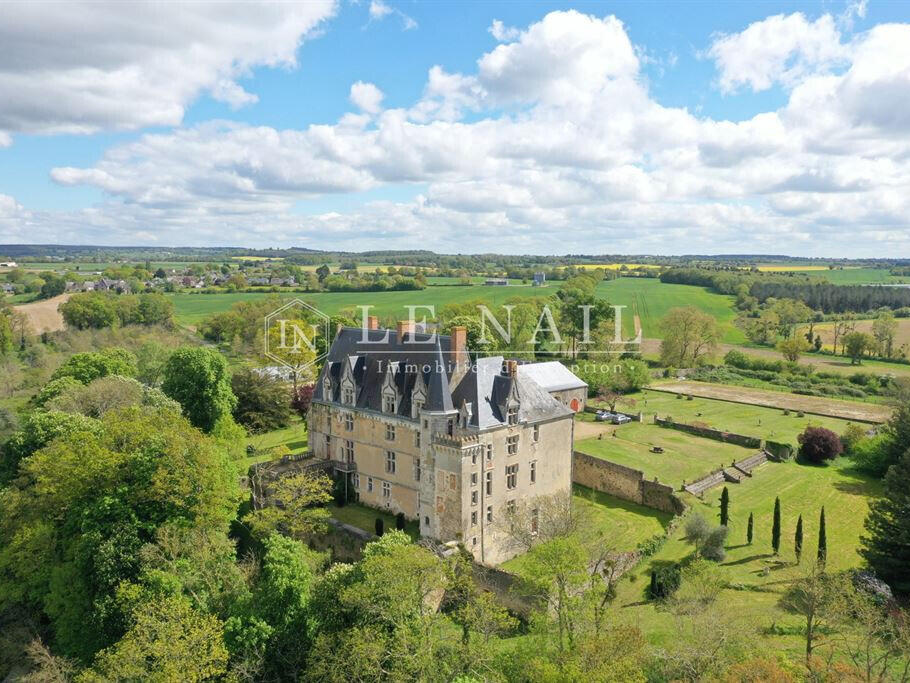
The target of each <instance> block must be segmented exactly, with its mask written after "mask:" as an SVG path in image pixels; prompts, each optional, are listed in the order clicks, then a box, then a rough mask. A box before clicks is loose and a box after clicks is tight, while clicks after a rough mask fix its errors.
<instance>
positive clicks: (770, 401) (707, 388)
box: [653, 381, 891, 422]
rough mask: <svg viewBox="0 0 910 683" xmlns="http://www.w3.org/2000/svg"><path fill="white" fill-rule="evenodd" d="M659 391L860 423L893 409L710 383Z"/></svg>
mask: <svg viewBox="0 0 910 683" xmlns="http://www.w3.org/2000/svg"><path fill="white" fill-rule="evenodd" d="M653 388H654V389H656V390H658V391H667V392H670V393H673V394H690V395H692V396H701V397H703V398H717V399H721V400H724V401H731V402H733V403H745V404H749V405H756V406H767V407H771V408H780V409H782V410H783V409H787V410H802V411H803V412H806V413H812V414H814V415H827V416H829V417H839V418H841V419H844V420H858V421H861V422H886V421H887V420H888V418H889V417H890V416H891V409H890V408H889V407H887V406H883V405H876V404H874V403H858V402H855V401H841V400H839V399H833V398H821V397H818V396H801V395H799V394H789V393H786V392H783V391H766V390H764V389H753V388H751V387H739V386H732V385H726V384H711V383H709V382H686V381H676V382H662V383H660V384H657V385H655V386H654V387H653Z"/></svg>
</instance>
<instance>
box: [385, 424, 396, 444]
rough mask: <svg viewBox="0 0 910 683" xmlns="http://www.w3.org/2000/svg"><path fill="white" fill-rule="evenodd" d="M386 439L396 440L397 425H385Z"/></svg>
mask: <svg viewBox="0 0 910 683" xmlns="http://www.w3.org/2000/svg"><path fill="white" fill-rule="evenodd" d="M385 440H386V441H394V440H395V425H386V426H385Z"/></svg>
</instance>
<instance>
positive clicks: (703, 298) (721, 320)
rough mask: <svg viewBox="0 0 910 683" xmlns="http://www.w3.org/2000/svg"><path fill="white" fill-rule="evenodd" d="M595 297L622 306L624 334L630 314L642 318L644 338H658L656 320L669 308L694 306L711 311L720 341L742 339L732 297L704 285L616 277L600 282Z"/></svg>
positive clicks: (629, 327) (630, 325) (630, 327)
mask: <svg viewBox="0 0 910 683" xmlns="http://www.w3.org/2000/svg"><path fill="white" fill-rule="evenodd" d="M597 294H598V296H600V297H602V298H604V299H606V300H607V301H609V302H610V303H611V304H616V305H625V306H627V307H628V308H626V309H625V310H624V311H623V330H624V333H625V335H626V336H628V337H631V336H632V334H633V320H632V315H633V314H638V316H639V317H640V318H641V326H642V333H643V335H644V336H645V337H649V338H659V337H660V330H659V328H658V323H659V321H660V319H661V318H662V317H663V316H665V315H666V314H667V311H669V310H670V309H671V308H676V307H679V306H695V307H696V308H698V309H700V310H702V311H704V312H705V313H710V314H711V315H712V316H714V319H715V320H717V322H718V324H719V325H720V327H721V330H722V332H723V341H725V342H728V343H731V344H736V343H740V342H742V341H745V337H744V336H743V334H742V332H741V331H740V330H738V329H737V328H736V327H734V325H733V321H734V319H735V318H736V313H735V312H734V310H733V297H729V296H724V295H721V294H715V293H713V292H710V291H708V290H707V289H705V288H704V287H693V286H691V285H673V284H666V283H663V282H661V281H660V280H657V279H653V278H631V277H630V278H619V279H618V280H612V281H610V282H601V283H600V284H599V285H598V286H597Z"/></svg>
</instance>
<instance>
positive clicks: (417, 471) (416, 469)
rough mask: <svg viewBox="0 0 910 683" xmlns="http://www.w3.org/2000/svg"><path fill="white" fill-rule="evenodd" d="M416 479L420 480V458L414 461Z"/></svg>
mask: <svg viewBox="0 0 910 683" xmlns="http://www.w3.org/2000/svg"><path fill="white" fill-rule="evenodd" d="M414 481H420V458H418V459H417V460H416V461H414Z"/></svg>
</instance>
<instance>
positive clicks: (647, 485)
mask: <svg viewBox="0 0 910 683" xmlns="http://www.w3.org/2000/svg"><path fill="white" fill-rule="evenodd" d="M572 481H573V482H574V483H576V484H581V485H582V486H587V487H588V488H590V489H594V490H595V491H600V492H601V493H607V494H609V495H611V496H616V497H617V498H621V499H622V500H628V501H630V502H632V503H638V504H639V505H644V506H646V507H649V508H653V509H655V510H660V511H662V512H669V513H671V514H675V515H678V514H681V513H682V512H683V510H685V503H683V502H682V500H680V499H679V498H678V497H677V496H676V495H675V494H674V493H673V488H672V487H670V486H667V485H666V484H661V483H660V482H658V481H647V480H645V475H644V473H643V472H642V471H641V470H635V469H632V468H631V467H626V466H625V465H619V464H617V463H615V462H610V461H609V460H604V459H603V458H597V457H595V456H593V455H588V454H587V453H581V452H579V451H575V452H574V453H573V456H572Z"/></svg>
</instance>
